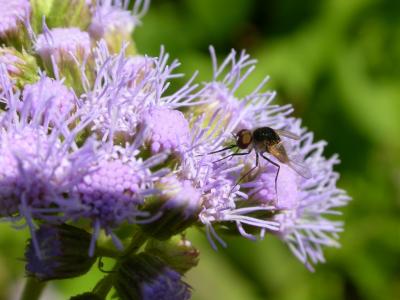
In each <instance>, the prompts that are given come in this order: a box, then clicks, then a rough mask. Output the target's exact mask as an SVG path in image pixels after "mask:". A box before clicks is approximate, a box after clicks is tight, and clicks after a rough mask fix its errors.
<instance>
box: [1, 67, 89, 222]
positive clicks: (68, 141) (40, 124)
mask: <svg viewBox="0 0 400 300" xmlns="http://www.w3.org/2000/svg"><path fill="white" fill-rule="evenodd" d="M0 85H1V86H3V87H5V88H4V90H3V93H2V94H1V99H0V100H1V101H2V102H4V103H5V105H6V107H8V110H7V111H6V112H5V113H3V114H2V115H1V120H0V125H1V132H0V160H1V161H0V162H1V164H2V166H3V167H2V168H1V172H0V186H1V191H0V208H1V211H0V215H2V216H5V215H7V216H10V215H13V214H15V213H16V212H17V211H18V212H19V213H20V214H21V215H22V216H25V217H26V218H27V219H30V218H31V216H37V217H42V218H45V213H46V211H47V210H46V208H48V207H50V206H54V205H56V206H57V205H59V204H60V203H64V204H65V203H67V201H66V200H67V198H69V197H70V191H71V186H73V185H74V184H75V181H76V180H79V178H81V177H82V176H83V175H84V174H85V172H86V169H87V166H88V165H89V164H90V163H91V161H92V160H93V159H94V158H95V155H94V152H93V149H94V147H93V146H92V144H91V143H90V141H89V140H88V143H85V144H84V146H83V147H81V148H79V149H77V148H76V145H75V141H74V140H75V138H76V135H77V134H78V133H79V132H80V130H81V129H82V128H84V126H85V125H84V124H85V120H82V124H81V125H80V126H79V127H77V128H75V129H74V130H69V126H71V124H72V123H71V122H73V120H74V119H73V118H72V119H69V120H65V119H62V118H59V119H58V120H57V126H54V125H55V124H53V126H49V122H48V121H44V120H46V118H48V119H52V120H55V118H52V117H51V116H49V117H45V109H46V107H43V106H42V108H41V109H37V110H36V111H35V112H34V114H32V112H31V107H32V106H31V103H30V101H26V102H21V101H20V100H19V98H20V93H19V91H18V90H16V91H14V90H13V85H12V83H11V82H10V81H9V79H8V77H7V75H6V74H5V72H4V70H3V72H1V74H0ZM44 102H46V100H44ZM54 123H55V122H54ZM54 211H55V210H53V212H54ZM42 212H43V214H42ZM49 218H50V219H51V218H52V217H49ZM53 218H54V216H53Z"/></svg>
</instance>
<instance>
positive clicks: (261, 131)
mask: <svg viewBox="0 0 400 300" xmlns="http://www.w3.org/2000/svg"><path fill="white" fill-rule="evenodd" d="M280 142H281V138H280V137H279V135H278V134H277V133H276V132H275V130H273V129H272V128H270V127H261V128H257V129H256V130H254V131H253V145H254V148H255V149H256V151H257V152H265V151H267V152H270V149H271V147H273V146H274V145H276V144H278V143H280Z"/></svg>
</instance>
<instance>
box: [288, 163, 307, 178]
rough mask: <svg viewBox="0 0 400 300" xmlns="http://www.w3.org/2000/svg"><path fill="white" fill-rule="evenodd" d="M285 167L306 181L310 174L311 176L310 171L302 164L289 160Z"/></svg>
mask: <svg viewBox="0 0 400 300" xmlns="http://www.w3.org/2000/svg"><path fill="white" fill-rule="evenodd" d="M287 165H288V166H289V167H290V168H292V169H293V170H294V171H295V172H296V173H297V174H299V175H300V176H301V177H304V178H306V179H310V178H312V174H311V171H310V169H309V168H308V167H307V166H306V165H304V164H303V163H301V162H299V161H298V160H296V159H290V160H289V163H288V164H287Z"/></svg>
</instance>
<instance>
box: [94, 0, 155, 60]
mask: <svg viewBox="0 0 400 300" xmlns="http://www.w3.org/2000/svg"><path fill="white" fill-rule="evenodd" d="M149 2H150V1H148V0H145V1H136V2H135V5H134V8H133V10H132V11H128V10H127V8H128V4H129V1H125V0H123V1H111V0H100V1H97V3H96V6H95V7H94V8H93V17H92V21H91V24H90V26H89V29H88V31H89V33H90V35H91V36H92V37H93V38H94V39H96V40H100V39H105V40H106V41H107V44H108V46H109V47H110V49H112V52H114V53H116V52H118V51H119V50H120V47H121V43H123V42H126V41H129V40H130V37H131V35H132V33H133V30H134V29H135V27H136V26H137V25H138V24H140V18H141V17H142V16H143V15H144V14H145V13H146V11H147V9H148V7H149Z"/></svg>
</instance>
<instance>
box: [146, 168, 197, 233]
mask: <svg viewBox="0 0 400 300" xmlns="http://www.w3.org/2000/svg"><path fill="white" fill-rule="evenodd" d="M154 187H155V189H157V190H159V191H160V195H159V196H158V197H154V198H150V199H147V202H146V203H145V204H144V210H146V211H149V212H150V213H151V214H161V216H160V217H159V218H158V219H157V220H155V221H153V222H151V223H147V224H143V225H142V228H143V230H144V231H145V232H146V233H147V234H149V235H150V236H152V237H155V238H157V239H161V240H165V239H168V238H170V237H171V236H173V235H175V234H178V233H180V232H182V231H183V230H185V229H186V228H187V227H189V226H190V225H192V224H193V223H194V222H195V221H196V220H197V218H198V212H199V210H200V201H201V193H200V191H198V190H197V189H196V188H195V187H194V186H193V185H192V182H191V181H190V180H179V179H178V178H177V177H176V176H175V175H171V176H167V177H164V178H162V179H160V180H159V181H158V182H156V183H155V184H154Z"/></svg>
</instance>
